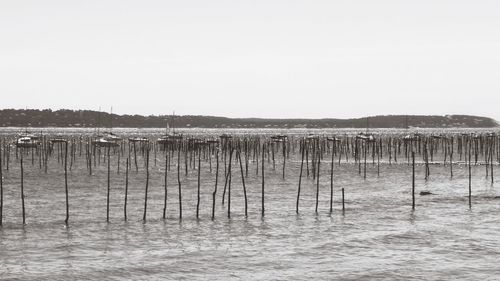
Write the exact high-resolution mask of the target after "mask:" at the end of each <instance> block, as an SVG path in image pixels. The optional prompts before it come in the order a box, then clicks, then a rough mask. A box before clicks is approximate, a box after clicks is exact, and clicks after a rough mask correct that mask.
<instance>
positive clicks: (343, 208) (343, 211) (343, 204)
mask: <svg viewBox="0 0 500 281" xmlns="http://www.w3.org/2000/svg"><path fill="white" fill-rule="evenodd" d="M342 214H345V203H344V188H343V187H342Z"/></svg>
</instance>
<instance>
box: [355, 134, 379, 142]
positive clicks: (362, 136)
mask: <svg viewBox="0 0 500 281" xmlns="http://www.w3.org/2000/svg"><path fill="white" fill-rule="evenodd" d="M356 139H361V140H364V141H369V142H373V141H375V136H374V135H373V134H368V133H359V134H358V135H357V136H356Z"/></svg>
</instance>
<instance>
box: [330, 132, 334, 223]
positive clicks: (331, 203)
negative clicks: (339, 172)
mask: <svg viewBox="0 0 500 281" xmlns="http://www.w3.org/2000/svg"><path fill="white" fill-rule="evenodd" d="M333 145H335V140H334V141H333ZM331 153H332V163H331V165H330V213H332V212H333V161H334V159H333V158H334V153H333V150H332V151H331Z"/></svg>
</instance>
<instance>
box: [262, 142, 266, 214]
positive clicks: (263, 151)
mask: <svg viewBox="0 0 500 281" xmlns="http://www.w3.org/2000/svg"><path fill="white" fill-rule="evenodd" d="M265 147H266V143H263V144H262V161H261V163H262V167H261V175H262V190H261V193H262V194H261V199H262V210H261V212H262V213H261V215H262V217H264V212H265V207H264V184H265V177H264V174H265V173H264V158H265Z"/></svg>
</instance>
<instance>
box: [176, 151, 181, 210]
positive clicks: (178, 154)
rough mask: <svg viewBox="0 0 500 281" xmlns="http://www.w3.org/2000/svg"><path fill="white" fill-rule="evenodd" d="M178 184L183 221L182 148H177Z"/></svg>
mask: <svg viewBox="0 0 500 281" xmlns="http://www.w3.org/2000/svg"><path fill="white" fill-rule="evenodd" d="M177 183H178V185H179V219H182V190H181V147H180V143H179V145H178V147H177Z"/></svg>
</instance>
